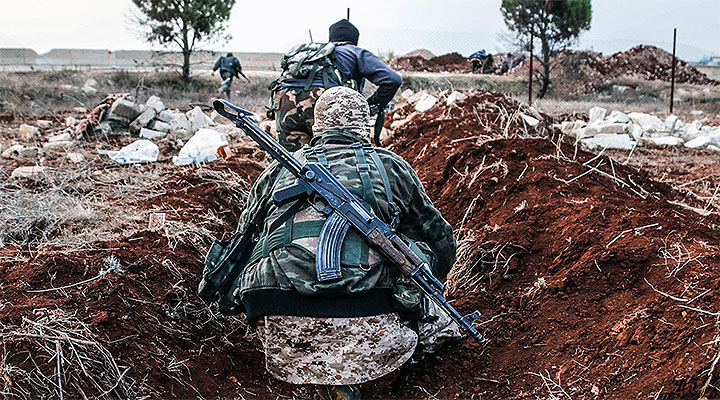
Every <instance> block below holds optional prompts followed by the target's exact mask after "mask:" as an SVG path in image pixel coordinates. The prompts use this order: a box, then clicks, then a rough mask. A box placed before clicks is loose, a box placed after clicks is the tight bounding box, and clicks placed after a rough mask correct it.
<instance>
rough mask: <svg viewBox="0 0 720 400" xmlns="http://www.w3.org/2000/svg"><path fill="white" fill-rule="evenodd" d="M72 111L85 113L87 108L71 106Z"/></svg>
mask: <svg viewBox="0 0 720 400" xmlns="http://www.w3.org/2000/svg"><path fill="white" fill-rule="evenodd" d="M73 112H74V113H80V114H85V113H87V112H88V109H87V108H85V107H73Z"/></svg>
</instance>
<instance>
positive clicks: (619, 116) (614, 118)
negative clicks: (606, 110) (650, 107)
mask: <svg viewBox="0 0 720 400" xmlns="http://www.w3.org/2000/svg"><path fill="white" fill-rule="evenodd" d="M606 121H607V122H609V123H611V124H613V123H620V124H627V123H628V122H630V117H628V115H627V114H625V113H624V112H620V111H613V112H611V113H610V115H609V116H608V117H607V119H606Z"/></svg>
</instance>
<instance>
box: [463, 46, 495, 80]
mask: <svg viewBox="0 0 720 400" xmlns="http://www.w3.org/2000/svg"><path fill="white" fill-rule="evenodd" d="M468 60H470V62H472V72H473V74H476V73H478V72H480V73H481V74H491V73H493V72H495V67H493V56H492V54H487V52H485V50H480V51H476V52H474V53H472V54H470V57H468Z"/></svg>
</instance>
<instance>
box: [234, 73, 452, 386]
mask: <svg viewBox="0 0 720 400" xmlns="http://www.w3.org/2000/svg"><path fill="white" fill-rule="evenodd" d="M313 130H314V132H315V134H316V136H315V137H314V138H313V139H312V141H311V145H312V146H314V147H312V148H311V147H307V146H306V147H305V148H303V149H302V150H300V151H297V152H296V153H295V156H296V158H298V159H299V160H300V161H304V160H306V159H307V160H309V161H313V162H321V163H324V164H326V165H327V166H328V168H329V170H330V172H331V173H332V174H333V175H334V176H335V177H336V178H337V179H338V180H339V181H340V182H341V183H343V185H344V186H345V187H346V188H347V189H348V190H349V191H350V192H351V193H353V195H355V196H356V197H357V198H358V199H360V200H361V201H363V203H364V204H365V205H366V207H368V209H370V210H372V211H373V212H374V213H375V214H376V215H378V216H379V217H380V218H382V219H383V220H384V221H387V222H388V223H391V224H393V225H394V226H395V228H396V229H397V231H398V232H399V233H400V234H402V235H404V237H406V238H407V239H408V240H410V243H411V244H412V243H415V242H417V243H419V242H424V243H427V247H428V248H429V249H431V250H432V252H434V254H436V255H437V263H436V265H435V266H434V267H433V272H434V273H435V275H436V276H437V277H438V278H439V279H441V280H444V279H445V277H446V276H447V274H448V272H449V270H450V267H451V266H452V264H453V263H454V261H455V250H456V243H455V239H454V237H453V232H452V227H451V226H450V225H449V224H448V223H447V222H446V221H445V220H444V219H443V218H442V215H441V214H440V213H439V212H438V211H437V209H435V207H434V206H433V205H432V202H431V201H430V199H429V198H428V197H427V195H426V194H425V191H424V190H423V188H422V184H421V183H420V180H419V179H418V177H417V175H416V174H415V172H414V171H413V169H412V168H411V167H410V166H409V165H408V164H407V163H406V162H405V161H404V160H403V159H402V158H401V157H399V156H397V155H396V154H394V153H392V152H390V151H387V150H384V149H375V148H372V147H370V145H369V142H368V140H369V137H370V116H369V109H368V105H367V102H366V101H365V99H364V98H363V97H362V95H360V94H359V93H358V92H356V91H354V90H352V89H348V88H345V87H334V88H331V89H327V90H326V91H325V93H324V94H323V96H321V97H320V98H319V99H318V100H317V103H316V106H315V123H314V125H313ZM364 173H366V174H367V175H366V177H365V178H366V179H364V180H363V183H361V182H360V181H361V178H362V177H363V174H364ZM383 174H385V175H386V176H385V177H384V178H383V179H381V177H382V175H383ZM368 176H369V177H371V178H372V179H369V178H368ZM294 182H295V178H294V177H293V176H292V175H291V174H289V173H288V172H287V171H285V170H283V169H282V168H280V167H279V165H278V164H277V163H273V164H271V165H270V166H269V167H268V169H267V170H266V171H265V172H264V173H263V174H262V175H261V176H260V178H258V181H257V182H256V183H255V185H254V186H253V188H252V190H251V192H250V194H249V198H248V202H247V208H246V210H245V211H244V212H243V214H242V216H241V218H240V226H239V228H240V229H243V228H244V225H245V224H246V223H247V221H249V219H250V217H251V216H252V215H254V213H256V212H258V210H259V209H261V208H260V204H261V203H262V201H261V199H267V198H268V196H269V195H270V194H271V193H273V192H275V191H278V190H282V189H284V188H286V187H288V186H289V185H292V184H294ZM307 203H308V202H307V201H306V200H302V201H297V202H289V203H288V204H282V205H276V204H274V203H269V204H268V206H267V209H266V211H264V212H265V213H266V217H265V224H264V227H263V233H262V234H261V237H260V240H259V242H258V244H257V245H256V246H255V249H254V251H253V255H252V256H251V257H250V261H249V262H248V265H247V267H246V268H245V269H244V270H243V272H242V274H241V276H240V277H239V278H238V282H237V283H236V284H237V286H238V290H237V291H236V292H235V293H236V296H239V300H240V301H242V303H243V305H244V306H245V309H246V314H247V316H248V318H249V319H250V320H251V321H253V320H257V319H258V318H260V317H267V318H265V320H266V327H267V329H266V332H265V333H266V334H265V347H266V350H267V362H268V364H267V365H268V369H269V370H270V371H271V372H272V373H273V374H274V375H275V376H277V377H278V378H279V379H284V380H287V381H289V382H293V383H315V384H333V385H338V384H347V383H357V382H364V381H366V380H369V379H374V378H376V377H378V376H380V375H382V374H384V373H387V372H390V371H392V370H393V369H395V368H397V366H399V365H401V364H402V363H403V362H404V361H405V360H407V359H408V358H409V357H410V355H411V354H412V351H413V349H414V348H415V344H416V341H417V336H416V334H415V333H414V332H413V331H412V330H409V329H408V328H405V327H403V326H401V325H400V323H399V321H400V318H402V319H404V320H407V319H414V320H417V319H418V318H420V317H422V309H423V307H422V305H421V303H422V301H423V296H422V294H421V292H420V290H419V289H417V288H416V287H415V286H413V285H412V284H410V283H409V282H408V281H407V280H406V279H404V278H403V277H402V275H401V274H400V272H399V271H398V270H397V268H396V267H395V266H393V265H392V264H391V263H390V262H389V261H387V260H386V259H385V258H384V257H383V256H381V255H380V254H378V253H376V252H375V251H374V250H373V249H370V248H369V245H368V243H367V241H365V240H364V239H363V238H361V237H360V236H359V235H358V234H357V233H356V232H355V231H354V230H352V229H351V230H350V231H349V232H348V234H347V236H346V238H345V241H344V242H343V246H342V251H341V263H342V277H341V278H339V279H335V280H331V281H319V280H318V279H317V277H316V272H315V251H316V246H317V239H318V236H319V229H320V227H321V226H322V223H324V216H323V215H321V214H320V213H318V212H317V211H315V209H314V208H312V207H310V206H309V204H307ZM398 315H399V316H398ZM441 320H442V318H441ZM444 321H445V325H447V319H445V320H444ZM420 325H421V328H420V331H421V332H422V330H423V328H422V324H420ZM340 327H344V328H340ZM361 331H362V332H363V333H362V334H360V333H359V332H361ZM430 331H432V332H440V331H443V329H442V328H438V329H430ZM348 336H352V337H348ZM421 340H422V339H421ZM341 348H342V349H344V350H340V349H341ZM350 348H353V349H354V351H350ZM331 349H332V351H331ZM358 365H364V367H363V368H357V366H358ZM368 366H371V367H370V368H368ZM333 370H334V371H335V372H334V373H333Z"/></svg>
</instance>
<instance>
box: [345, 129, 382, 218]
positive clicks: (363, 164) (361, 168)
mask: <svg viewBox="0 0 720 400" xmlns="http://www.w3.org/2000/svg"><path fill="white" fill-rule="evenodd" d="M350 147H351V148H352V149H353V151H354V152H355V158H356V159H357V165H356V169H357V172H358V174H359V175H360V181H361V182H362V186H363V200H365V202H366V203H368V204H370V207H372V209H373V211H374V212H375V215H382V214H381V213H380V207H379V206H378V202H377V197H375V191H374V190H373V186H372V179H371V178H370V164H368V160H367V158H366V157H365V152H364V151H363V144H362V143H353V144H352V145H351V146H350Z"/></svg>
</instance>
